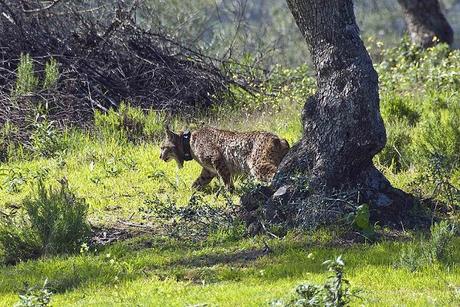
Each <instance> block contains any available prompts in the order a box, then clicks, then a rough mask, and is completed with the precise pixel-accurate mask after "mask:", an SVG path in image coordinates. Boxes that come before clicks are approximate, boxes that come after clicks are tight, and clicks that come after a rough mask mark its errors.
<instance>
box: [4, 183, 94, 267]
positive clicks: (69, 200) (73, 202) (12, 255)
mask: <svg viewBox="0 0 460 307" xmlns="http://www.w3.org/2000/svg"><path fill="white" fill-rule="evenodd" d="M60 185H61V186H60V188H59V189H55V188H49V189H48V188H46V187H45V185H44V184H43V182H42V181H38V185H37V189H36V194H35V195H31V196H30V198H29V199H26V200H25V201H24V202H23V203H22V208H23V210H21V211H19V212H17V211H11V210H10V211H9V212H2V216H1V217H0V246H1V247H2V251H3V252H2V254H0V255H1V256H2V257H1V258H2V260H3V262H4V263H6V264H15V263H18V262H20V261H26V260H28V259H35V258H38V257H40V256H42V255H44V256H47V255H57V254H62V253H74V252H77V251H78V250H79V249H80V245H81V244H82V243H84V242H85V241H86V240H87V239H88V236H89V232H90V226H89V224H88V222H87V220H86V218H87V212H88V205H87V203H86V202H85V201H84V200H83V199H80V198H78V197H76V196H75V195H74V194H73V193H72V192H71V191H70V189H69V187H68V185H67V182H66V181H65V179H62V180H61V183H60Z"/></svg>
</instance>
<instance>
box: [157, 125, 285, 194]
mask: <svg viewBox="0 0 460 307" xmlns="http://www.w3.org/2000/svg"><path fill="white" fill-rule="evenodd" d="M182 136H183V132H181V133H179V134H176V133H174V132H172V131H170V130H169V129H168V128H167V129H166V137H165V140H164V141H163V143H162V145H161V154H160V158H161V159H162V160H164V161H166V162H168V161H170V160H175V161H176V162H177V165H178V166H179V167H180V168H182V167H183V164H184V144H183V138H182ZM288 150H289V144H288V142H287V141H286V140H284V139H281V138H279V137H278V136H276V135H275V134H273V133H270V132H264V131H253V132H233V131H226V130H220V129H215V128H211V127H205V128H201V129H199V130H196V131H194V132H192V133H191V136H190V152H191V155H192V158H193V159H194V160H195V161H197V162H198V163H199V164H200V165H201V166H202V167H203V169H202V170H201V174H200V176H199V177H198V178H197V179H196V180H195V182H194V183H193V187H194V188H197V189H200V188H202V187H204V186H206V185H207V184H208V183H209V182H211V180H212V179H213V178H214V177H217V176H218V177H220V178H222V180H223V182H224V184H225V186H226V187H227V188H228V189H229V190H233V177H235V176H236V175H245V176H252V177H255V178H257V179H258V180H260V181H263V182H269V181H271V180H272V178H273V176H274V175H275V173H276V170H277V168H278V165H279V164H280V163H281V160H282V159H283V157H284V156H285V155H286V153H287V152H288Z"/></svg>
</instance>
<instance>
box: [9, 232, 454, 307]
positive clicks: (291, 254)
mask: <svg viewBox="0 0 460 307" xmlns="http://www.w3.org/2000/svg"><path fill="white" fill-rule="evenodd" d="M152 240H153V242H150V243H149V245H150V244H152V245H153V247H150V248H145V243H146V242H147V241H152ZM262 241H263V238H262V237H256V238H248V239H245V240H240V241H238V242H227V243H223V244H217V245H206V244H203V243H201V244H199V243H196V244H194V245H192V246H190V247H184V245H183V244H181V242H178V241H165V240H159V241H155V239H152V238H143V239H139V238H138V239H134V240H130V241H127V242H122V243H117V244H115V245H113V246H111V247H109V248H106V249H104V250H101V251H99V252H97V253H96V254H92V253H91V254H88V255H79V256H73V257H57V258H53V259H42V260H39V261H30V262H26V263H21V264H19V265H17V266H10V267H5V268H2V269H1V270H0V272H1V273H0V276H1V279H0V289H1V290H0V301H3V302H4V303H6V304H7V303H8V302H13V301H14V300H15V295H14V293H17V291H18V289H20V288H21V286H22V283H23V282H25V281H28V282H30V283H31V284H40V283H41V282H42V281H43V280H44V279H45V278H48V280H49V284H50V287H51V289H52V290H54V292H57V293H58V294H56V295H55V296H54V297H53V302H54V304H56V305H58V306H60V305H91V304H92V305H104V306H109V305H113V304H129V305H133V304H139V305H142V306H145V305H157V304H162V305H168V306H170V305H177V306H179V305H181V306H183V305H186V304H196V303H211V304H218V305H224V306H232V305H233V306H234V305H250V306H259V305H263V304H265V303H267V302H268V301H270V300H272V299H275V298H279V297H284V296H286V295H288V294H289V293H291V290H292V289H293V287H294V286H295V285H297V284H299V283H301V282H302V281H305V280H308V281H311V282H323V281H324V280H325V278H326V276H327V273H326V272H325V268H324V266H322V265H321V263H322V262H323V260H325V259H329V258H332V257H333V256H337V255H339V254H342V255H343V257H344V259H345V261H346V272H347V276H348V277H349V279H350V281H351V284H352V285H353V286H354V287H358V288H361V289H363V290H364V292H363V295H362V296H363V302H364V303H365V304H371V305H372V304H374V305H376V306H377V305H388V306H389V305H394V304H410V305H411V306H412V305H416V304H421V305H427V304H437V305H439V304H441V305H446V306H447V305H454V304H455V302H458V301H456V299H455V297H454V293H453V292H452V291H451V290H450V289H449V284H451V285H456V286H457V287H458V286H459V281H460V267H459V266H458V265H459V263H460V251H458V250H457V251H455V263H453V264H452V265H450V266H443V265H434V266H432V267H427V268H424V269H422V270H421V271H418V272H415V273H411V272H410V271H408V270H406V269H404V268H395V267H394V266H393V263H394V262H395V260H396V259H397V257H398V256H399V251H400V249H401V247H402V246H403V245H405V244H411V243H403V242H382V243H378V244H374V245H366V244H359V245H354V246H352V247H346V248H332V247H329V248H328V247H323V246H322V244H321V243H316V244H313V242H312V241H308V238H307V237H305V236H288V237H287V238H286V239H285V240H275V239H271V240H269V241H268V244H269V245H270V247H271V248H272V250H273V252H272V253H269V254H265V253H264V252H263V244H262ZM456 243H457V244H460V240H459V239H457V240H456ZM309 253H312V254H313V257H308V254H309ZM108 255H110V256H108ZM111 259H114V261H113V262H111ZM390 293H397V294H398V295H389V294H390Z"/></svg>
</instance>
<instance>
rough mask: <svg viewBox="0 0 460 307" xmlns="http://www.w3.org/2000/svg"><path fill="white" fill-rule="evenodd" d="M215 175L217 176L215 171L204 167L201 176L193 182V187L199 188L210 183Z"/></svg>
mask: <svg viewBox="0 0 460 307" xmlns="http://www.w3.org/2000/svg"><path fill="white" fill-rule="evenodd" d="M214 177H216V175H215V174H214V173H212V172H211V171H209V170H207V169H205V168H203V169H202V170H201V174H200V176H198V178H197V179H196V180H195V182H193V185H192V188H194V189H197V190H199V189H201V188H203V187H205V186H206V185H208V184H209V183H210V182H211V180H212V179H213V178H214Z"/></svg>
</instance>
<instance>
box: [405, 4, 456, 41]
mask: <svg viewBox="0 0 460 307" xmlns="http://www.w3.org/2000/svg"><path fill="white" fill-rule="evenodd" d="M398 2H399V4H400V5H401V7H402V9H403V12H404V18H405V20H406V23H407V28H408V30H409V33H410V37H411V39H412V42H413V43H414V44H417V45H420V46H422V47H423V48H428V47H431V46H434V45H436V44H437V43H438V42H441V43H447V44H449V45H451V44H452V42H453V40H454V32H453V30H452V28H451V26H450V25H449V22H448V21H447V19H446V18H445V17H444V15H443V13H442V11H441V7H440V6H439V2H438V0H398Z"/></svg>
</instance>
